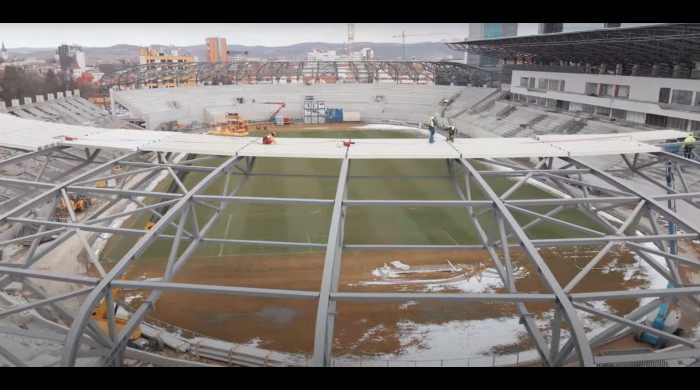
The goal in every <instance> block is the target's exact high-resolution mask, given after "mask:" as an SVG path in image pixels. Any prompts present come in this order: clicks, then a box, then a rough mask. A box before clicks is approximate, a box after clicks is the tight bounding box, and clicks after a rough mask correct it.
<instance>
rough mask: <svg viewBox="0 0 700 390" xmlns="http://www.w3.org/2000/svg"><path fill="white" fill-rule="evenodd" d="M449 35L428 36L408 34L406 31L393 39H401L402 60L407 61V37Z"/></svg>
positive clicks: (439, 33)
mask: <svg viewBox="0 0 700 390" xmlns="http://www.w3.org/2000/svg"><path fill="white" fill-rule="evenodd" d="M442 34H447V33H444V32H437V33H427V34H406V32H405V31H401V35H394V36H393V38H401V59H402V60H405V59H406V37H420V36H425V35H442Z"/></svg>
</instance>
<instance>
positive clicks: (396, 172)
mask: <svg viewBox="0 0 700 390" xmlns="http://www.w3.org/2000/svg"><path fill="white" fill-rule="evenodd" d="M251 135H252V136H259V135H262V134H261V133H260V132H251ZM279 137H306V138H309V137H311V138H320V137H325V138H416V137H419V138H426V147H427V146H428V144H427V136H426V135H424V134H422V133H420V132H415V131H410V130H407V131H397V130H348V131H308V132H303V131H299V132H284V133H282V134H279ZM438 142H444V141H442V140H440V141H438ZM223 161H225V159H219V160H216V161H209V162H207V163H206V165H209V166H216V165H218V164H219V163H221V162H223ZM470 162H471V163H472V164H474V165H475V166H476V167H477V169H487V167H486V166H484V165H481V164H479V163H478V162H475V161H470ZM340 165H341V161H340V160H337V159H312V158H308V159H302V158H272V157H259V158H257V161H256V165H255V168H254V173H276V174H317V175H332V176H335V177H332V178H294V177H291V178H284V177H252V178H251V179H250V180H249V181H248V183H246V184H245V185H244V186H243V188H242V190H241V191H240V192H239V193H238V195H241V196H262V197H282V198H284V197H289V198H320V199H333V198H334V197H335V191H336V187H337V185H338V179H337V175H338V173H339V171H340ZM349 174H350V176H415V175H419V176H420V175H441V176H444V175H446V174H447V170H446V164H445V161H444V160H423V159H417V160H410V159H406V160H353V161H351V164H350V173H349ZM204 176H206V173H190V174H188V175H187V177H186V179H185V181H184V183H185V186H186V187H187V188H192V187H193V186H194V185H196V184H197V182H199V180H201V179H202V178H203V177H204ZM240 179H241V176H235V177H234V178H232V180H231V183H230V185H229V188H230V189H232V188H234V187H235V185H236V184H237V183H238V182H239V180H240ZM171 180H172V179H169V178H168V179H166V180H164V181H163V182H161V183H160V184H159V185H158V187H157V188H156V190H158V191H164V190H166V189H167V188H168V186H169V185H170V182H171ZM487 181H488V182H489V184H490V185H491V187H492V188H493V189H494V190H495V191H496V193H498V194H501V193H503V192H505V191H506V190H507V189H508V188H509V187H510V186H512V185H513V184H514V183H515V181H514V180H511V179H506V178H488V179H487ZM223 184H224V179H223V178H221V179H220V180H219V181H217V182H216V183H215V184H214V185H213V186H211V187H209V188H208V189H207V191H205V192H204V193H205V194H212V195H220V194H221V189H222V188H223ZM471 188H472V195H473V198H474V199H476V200H478V199H484V197H483V196H481V194H480V193H479V191H478V190H477V189H476V185H472V186H471ZM533 197H537V198H548V197H554V196H553V195H551V194H549V193H547V192H545V191H543V190H541V189H538V188H536V187H533V186H529V185H526V186H523V187H521V188H520V189H519V190H518V191H516V192H515V193H514V194H513V195H511V196H510V197H509V199H525V198H533ZM348 198H349V199H390V200H399V199H426V200H443V199H446V200H459V199H460V198H459V196H458V194H457V193H456V191H455V189H454V187H453V185H452V183H451V182H450V181H449V180H448V179H410V180H409V179H377V178H356V179H351V180H350V182H349V188H348ZM147 203H148V202H147ZM526 208H527V209H529V210H532V211H537V212H541V213H544V212H547V211H548V210H551V209H553V208H554V207H553V206H539V207H526ZM347 210H348V211H347V216H346V220H345V227H344V234H345V244H437V245H451V244H480V243H481V241H480V240H479V237H478V234H477V231H476V228H475V226H474V224H473V223H472V222H471V221H470V219H469V217H468V214H467V210H466V209H465V208H458V207H444V208H436V207H403V208H397V207H383V208H382V207H348V208H347ZM196 211H197V219H198V221H197V222H198V224H199V226H200V228H201V227H202V226H203V225H204V224H205V223H206V222H207V221H208V219H209V217H210V216H211V215H212V214H213V210H211V209H209V208H207V207H204V206H198V207H197V208H196ZM331 214H332V206H299V205H260V204H242V203H235V204H234V203H231V204H229V205H228V206H227V207H226V209H225V210H224V212H223V213H222V214H221V216H220V217H219V219H218V220H217V221H216V222H215V224H214V226H213V227H212V229H211V230H210V232H209V234H208V235H207V237H213V238H231V239H247V240H263V241H295V242H312V243H322V244H325V243H326V242H327V240H328V230H329V225H330V220H331ZM513 214H514V215H515V216H516V218H517V219H518V221H519V222H520V223H521V225H523V224H525V223H527V222H529V221H531V220H533V219H534V218H532V217H529V216H524V215H521V214H517V213H513ZM151 215H152V214H151V213H149V212H144V213H141V214H140V215H138V216H135V217H132V218H131V219H129V220H127V221H126V222H125V223H124V225H123V227H129V228H142V227H143V226H145V225H146V223H147V222H148V221H149V219H150V217H151ZM557 218H560V219H564V220H567V221H571V222H576V223H578V224H580V225H583V226H586V227H589V228H596V226H597V225H595V224H594V223H593V222H590V221H589V220H588V219H587V218H585V217H583V215H582V214H581V213H580V212H578V211H575V210H566V211H564V212H561V213H559V214H557ZM479 220H480V222H481V224H482V226H483V227H484V229H485V230H486V231H487V232H488V230H489V225H490V220H491V212H485V213H483V214H482V215H481V216H480V217H479ZM177 221H178V219H176V221H175V222H176V223H177ZM187 229H191V227H187ZM174 233H175V229H174V228H172V227H169V228H167V229H166V230H165V234H174ZM527 233H528V234H529V236H530V237H531V238H545V237H547V238H563V237H568V236H572V235H574V234H575V235H577V236H583V234H582V233H580V232H576V231H573V230H570V229H567V228H564V227H562V226H560V225H553V224H551V223H547V222H542V223H540V224H539V225H537V227H535V228H533V229H529V230H527ZM136 240H137V239H136V238H135V237H133V236H116V235H115V236H114V237H113V238H112V239H110V240H109V242H108V243H107V245H106V246H105V248H104V250H103V251H102V252H101V258H102V260H103V261H108V262H114V261H118V260H119V259H120V258H121V257H122V256H123V255H124V254H125V253H126V252H127V251H128V250H129V249H130V248H131V247H132V246H133V245H134V243H135V242H136ZM171 245H172V240H166V239H159V240H157V241H156V242H155V243H154V244H153V245H152V246H151V247H150V248H149V249H148V250H147V251H146V252H145V253H144V254H143V255H142V256H141V259H164V258H167V257H168V255H169V253H170V248H171ZM184 247H186V243H185V242H183V245H181V246H180V250H181V251H182V250H183V249H184ZM311 250H312V249H309V248H295V247H284V246H259V245H223V244H217V243H203V244H201V245H199V247H198V248H197V250H196V252H195V253H194V255H193V256H192V257H205V256H206V257H210V256H232V255H237V254H256V253H295V252H308V251H311ZM315 250H325V249H315Z"/></svg>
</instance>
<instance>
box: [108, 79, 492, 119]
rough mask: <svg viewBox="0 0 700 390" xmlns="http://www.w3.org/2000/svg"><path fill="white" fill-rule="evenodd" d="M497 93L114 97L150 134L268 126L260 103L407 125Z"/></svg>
mask: <svg viewBox="0 0 700 390" xmlns="http://www.w3.org/2000/svg"><path fill="white" fill-rule="evenodd" d="M494 91H495V89H494V88H476V87H455V86H452V87H450V86H439V85H429V86H428V85H426V86H422V85H410V84H405V85H404V84H399V85H392V84H390V85H386V84H311V85H304V84H289V85H222V86H202V87H192V88H186V89H182V88H177V89H155V90H145V89H141V90H127V91H113V92H112V95H113V98H112V99H113V101H114V102H115V105H117V104H118V105H120V106H123V107H124V108H126V109H128V110H129V113H130V115H132V116H134V117H137V118H140V119H142V120H144V121H145V122H146V128H147V129H151V130H153V129H156V128H157V127H158V126H159V125H160V124H161V123H164V122H169V121H173V120H176V121H178V122H179V123H181V124H184V125H188V126H191V125H195V126H196V125H197V124H201V123H202V122H204V121H205V117H207V113H213V112H219V111H222V110H223V111H225V112H238V113H239V114H241V115H243V116H245V117H246V118H247V119H250V120H253V121H262V120H267V119H268V118H269V117H270V115H271V114H272V113H273V112H274V111H275V110H276V109H277V107H275V106H272V105H263V104H256V103H254V102H253V101H257V102H284V103H285V104H286V108H284V109H283V110H282V111H280V114H279V115H284V116H289V117H292V118H296V119H299V118H301V117H302V116H303V109H304V100H305V99H306V98H307V97H308V96H312V97H313V99H314V100H321V101H325V102H326V107H329V108H331V107H333V108H334V107H337V108H342V109H344V110H345V111H356V112H360V114H361V116H362V118H363V120H364V121H367V122H382V121H387V120H396V119H397V118H400V119H401V121H402V122H404V123H410V124H414V125H416V124H418V123H422V122H426V121H427V118H429V117H430V115H432V114H433V113H435V111H440V110H442V109H443V108H444V106H443V105H442V102H443V101H445V100H447V101H449V100H450V99H453V98H454V97H455V96H458V98H457V99H455V100H454V101H453V102H452V103H451V106H454V107H455V109H462V108H465V107H471V106H473V105H474V104H476V103H477V102H479V101H480V100H482V99H484V98H485V97H487V96H489V95H491V94H492V93H494Z"/></svg>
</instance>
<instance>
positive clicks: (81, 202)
mask: <svg viewBox="0 0 700 390" xmlns="http://www.w3.org/2000/svg"><path fill="white" fill-rule="evenodd" d="M68 198H69V200H70V205H71V207H72V208H73V210H74V211H85V210H87V208H88V207H89V206H90V199H88V198H87V197H86V196H85V195H78V194H74V193H69V194H68ZM66 208H67V205H66V200H65V199H63V198H61V210H66Z"/></svg>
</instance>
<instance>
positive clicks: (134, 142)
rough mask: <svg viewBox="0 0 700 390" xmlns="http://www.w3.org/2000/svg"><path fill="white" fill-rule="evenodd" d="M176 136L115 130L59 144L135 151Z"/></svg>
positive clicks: (168, 133)
mask: <svg viewBox="0 0 700 390" xmlns="http://www.w3.org/2000/svg"><path fill="white" fill-rule="evenodd" d="M176 134H179V133H175V132H171V131H152V130H126V129H116V130H112V131H107V132H102V133H97V134H90V135H86V136H81V137H75V138H74V139H72V140H63V141H61V144H62V145H66V146H83V147H93V148H102V149H119V150H134V151H135V150H139V149H141V148H142V147H143V146H145V145H148V144H150V143H153V142H156V141H159V140H162V139H164V138H169V137H172V136H174V135H176Z"/></svg>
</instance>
